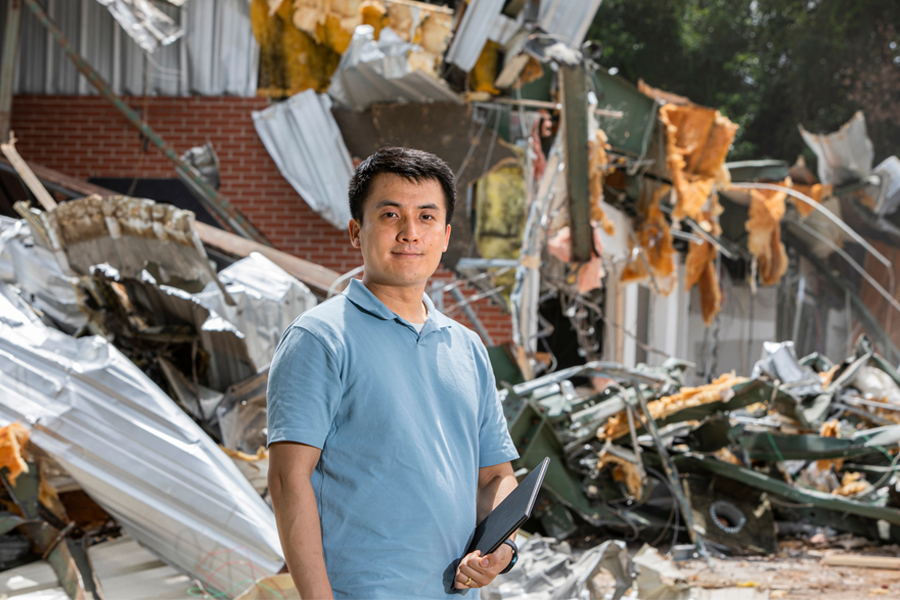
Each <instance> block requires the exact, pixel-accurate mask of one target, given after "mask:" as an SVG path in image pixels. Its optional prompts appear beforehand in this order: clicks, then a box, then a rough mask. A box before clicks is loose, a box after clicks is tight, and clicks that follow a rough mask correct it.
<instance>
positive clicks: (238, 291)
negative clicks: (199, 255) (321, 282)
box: [194, 252, 316, 370]
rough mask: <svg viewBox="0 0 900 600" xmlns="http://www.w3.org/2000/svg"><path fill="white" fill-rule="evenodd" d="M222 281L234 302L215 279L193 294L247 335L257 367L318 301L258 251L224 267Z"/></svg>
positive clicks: (307, 289)
mask: <svg viewBox="0 0 900 600" xmlns="http://www.w3.org/2000/svg"><path fill="white" fill-rule="evenodd" d="M219 281H221V282H222V284H223V285H224V286H225V290H226V291H227V292H228V295H229V296H231V298H232V299H233V300H234V305H230V304H228V303H227V302H226V300H225V295H224V294H223V293H222V290H221V289H219V286H218V285H217V284H216V283H215V282H211V283H209V284H207V285H206V288H204V290H203V291H202V292H200V293H199V294H195V295H194V297H195V298H196V299H197V300H198V301H199V302H200V303H201V304H202V305H203V306H205V307H206V308H208V309H209V310H210V311H214V312H215V313H217V314H218V315H220V316H221V317H223V318H224V319H225V320H227V321H228V322H229V323H232V324H233V325H234V326H235V327H237V329H238V331H240V332H241V333H242V334H243V335H244V342H245V343H246V344H247V350H248V352H249V353H250V357H251V358H252V359H253V364H254V365H256V368H257V370H262V369H263V368H265V367H266V366H267V365H268V364H269V363H271V362H272V358H273V357H274V356H275V348H276V347H277V346H278V342H279V340H281V334H282V333H283V332H284V330H285V329H287V328H288V326H289V325H290V324H291V323H292V322H293V321H294V319H296V318H297V317H299V316H300V315H301V313H303V312H306V311H307V310H309V309H310V308H312V307H314V306H315V305H316V297H315V295H314V294H313V293H312V292H311V291H310V290H309V288H308V287H306V286H305V285H303V284H302V283H301V282H300V281H298V280H297V279H296V278H294V277H293V276H291V275H290V274H288V273H287V272H286V271H285V270H284V269H282V268H281V267H279V266H278V265H276V264H275V263H273V262H272V261H271V260H269V259H268V258H266V257H265V256H263V255H262V254H260V253H258V252H251V253H250V256H248V257H247V258H244V259H241V260H239V261H237V262H236V263H234V264H232V265H230V266H228V267H226V268H224V269H222V270H221V271H220V272H219Z"/></svg>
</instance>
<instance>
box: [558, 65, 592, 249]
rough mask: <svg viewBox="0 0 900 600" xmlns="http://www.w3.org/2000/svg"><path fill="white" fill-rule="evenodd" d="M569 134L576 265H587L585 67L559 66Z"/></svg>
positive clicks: (589, 238)
mask: <svg viewBox="0 0 900 600" xmlns="http://www.w3.org/2000/svg"><path fill="white" fill-rule="evenodd" d="M559 71H560V74H561V75H562V79H561V81H562V88H563V121H564V123H565V133H566V150H565V161H566V191H567V192H568V196H569V232H570V233H571V243H572V250H571V257H572V261H573V262H588V261H589V260H591V250H592V249H593V246H594V242H593V230H592V229H591V192H590V173H588V98H587V72H586V71H585V70H584V65H580V64H579V65H566V64H563V65H560V68H559Z"/></svg>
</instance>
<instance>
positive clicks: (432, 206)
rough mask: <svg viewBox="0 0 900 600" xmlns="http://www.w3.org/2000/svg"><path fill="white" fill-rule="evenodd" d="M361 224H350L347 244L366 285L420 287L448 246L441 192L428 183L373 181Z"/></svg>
mask: <svg viewBox="0 0 900 600" xmlns="http://www.w3.org/2000/svg"><path fill="white" fill-rule="evenodd" d="M362 221H363V222H362V224H360V223H358V222H357V221H356V220H355V219H351V220H350V241H351V243H352V244H353V247H354V248H359V249H360V250H361V251H362V255H363V262H364V263H365V266H366V267H365V276H364V277H365V279H366V280H367V282H370V283H375V284H378V285H384V286H392V287H415V286H420V285H424V284H425V282H426V281H428V278H429V277H431V275H432V274H433V273H434V272H435V270H436V269H437V267H438V264H439V263H440V262H441V255H442V254H443V253H444V251H446V250H447V243H448V242H449V241H450V225H448V224H447V208H446V200H445V199H444V191H443V189H442V188H441V184H440V183H438V182H437V181H435V180H432V179H427V180H424V181H422V182H421V183H416V182H414V181H409V180H407V179H405V178H403V177H400V176H398V175H393V174H387V173H386V174H381V175H378V176H377V177H376V178H375V181H374V182H372V189H371V192H370V193H369V197H368V198H366V201H365V204H364V205H363V219H362Z"/></svg>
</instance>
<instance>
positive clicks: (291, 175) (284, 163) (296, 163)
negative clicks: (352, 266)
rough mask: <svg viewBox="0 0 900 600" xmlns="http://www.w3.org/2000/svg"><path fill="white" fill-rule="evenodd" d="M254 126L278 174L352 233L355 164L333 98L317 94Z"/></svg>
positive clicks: (292, 101)
mask: <svg viewBox="0 0 900 600" xmlns="http://www.w3.org/2000/svg"><path fill="white" fill-rule="evenodd" d="M253 125H254V126H255V127H256V133H257V134H258V135H259V137H260V139H261V140H262V142H263V144H264V145H265V147H266V150H268V152H269V155H270V156H271V157H272V159H273V160H274V161H275V164H276V165H278V170H279V171H280V172H281V174H282V175H283V176H284V178H285V179H287V180H288V181H289V182H290V183H291V186H293V188H294V189H295V190H297V193H299V194H300V197H301V198H303V199H304V200H305V201H306V203H307V204H309V205H310V207H311V208H312V209H313V210H314V211H316V212H317V213H319V215H321V216H322V218H323V219H325V220H326V221H328V222H329V223H331V224H332V225H334V226H335V227H337V228H338V229H342V230H343V229H346V228H347V223H349V222H350V206H349V204H348V203H347V183H348V182H349V181H350V177H351V176H352V175H353V171H354V169H353V160H352V159H351V158H350V152H349V151H347V146H345V145H344V139H343V137H341V131H340V129H338V126H337V122H336V121H335V120H334V116H333V115H332V114H331V98H329V97H328V96H327V95H325V94H322V95H318V94H316V92H315V91H313V90H306V91H305V92H300V93H299V94H296V95H295V96H291V97H290V98H289V99H287V100H286V101H284V102H279V103H278V104H273V105H272V106H270V107H269V108H267V109H265V110H262V111H256V112H254V113H253Z"/></svg>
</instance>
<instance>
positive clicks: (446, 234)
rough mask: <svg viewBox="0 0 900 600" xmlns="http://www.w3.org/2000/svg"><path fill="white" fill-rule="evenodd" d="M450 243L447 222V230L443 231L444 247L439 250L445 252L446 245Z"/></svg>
mask: <svg viewBox="0 0 900 600" xmlns="http://www.w3.org/2000/svg"><path fill="white" fill-rule="evenodd" d="M449 245H450V224H449V223H448V224H447V232H446V233H444V249H443V250H441V252H446V251H447V247H448V246H449Z"/></svg>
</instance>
